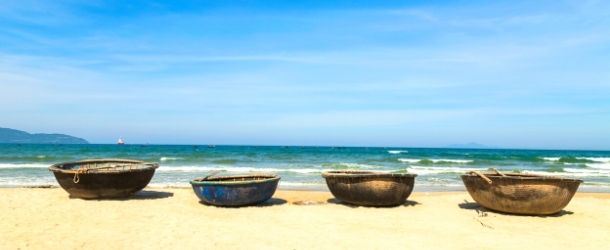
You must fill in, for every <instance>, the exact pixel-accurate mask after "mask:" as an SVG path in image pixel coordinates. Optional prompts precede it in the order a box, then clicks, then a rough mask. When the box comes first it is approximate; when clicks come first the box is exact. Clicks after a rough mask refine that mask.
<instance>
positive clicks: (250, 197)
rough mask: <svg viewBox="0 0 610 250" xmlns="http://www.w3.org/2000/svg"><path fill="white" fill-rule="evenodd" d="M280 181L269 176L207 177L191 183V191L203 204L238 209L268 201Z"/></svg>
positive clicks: (273, 176) (276, 177) (278, 178)
mask: <svg viewBox="0 0 610 250" xmlns="http://www.w3.org/2000/svg"><path fill="white" fill-rule="evenodd" d="M279 181H280V177H279V176H277V175H271V174H252V175H232V176H207V177H203V178H197V179H194V180H192V181H191V186H192V187H193V191H195V194H196V195H197V197H199V200H201V201H202V202H203V203H206V204H210V205H215V206H227V207H239V206H248V205H256V204H260V203H263V202H265V201H267V200H269V199H270V198H271V197H272V196H273V194H274V193H275V190H276V189H277V185H278V183H279Z"/></svg>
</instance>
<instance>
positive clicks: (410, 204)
mask: <svg viewBox="0 0 610 250" xmlns="http://www.w3.org/2000/svg"><path fill="white" fill-rule="evenodd" d="M326 202H327V203H329V204H338V205H343V206H346V207H351V208H358V207H377V208H394V207H413V206H418V205H421V203H419V202H417V201H412V200H407V201H405V202H404V203H402V204H400V205H398V206H359V205H354V204H350V203H345V202H342V201H341V200H339V199H337V198H330V199H328V200H327V201H326Z"/></svg>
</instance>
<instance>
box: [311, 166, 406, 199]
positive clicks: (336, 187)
mask: <svg viewBox="0 0 610 250" xmlns="http://www.w3.org/2000/svg"><path fill="white" fill-rule="evenodd" d="M416 176H417V175H415V174H407V173H385V172H376V171H356V170H343V171H326V172H324V173H322V177H324V179H326V184H327V185H328V189H330V192H331V193H332V194H333V195H334V196H335V197H336V198H337V199H339V200H341V201H342V202H345V203H349V204H354V205H360V206H398V205H402V204H404V203H405V201H406V199H407V198H408V197H409V195H410V194H411V192H412V191H413V185H414V184H415V177H416Z"/></svg>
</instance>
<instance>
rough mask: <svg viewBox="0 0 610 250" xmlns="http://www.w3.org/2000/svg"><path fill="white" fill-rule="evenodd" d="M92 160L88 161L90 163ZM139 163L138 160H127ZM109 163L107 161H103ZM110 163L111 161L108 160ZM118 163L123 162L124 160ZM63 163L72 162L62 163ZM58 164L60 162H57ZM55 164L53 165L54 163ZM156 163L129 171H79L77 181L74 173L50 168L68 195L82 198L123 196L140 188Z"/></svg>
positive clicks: (151, 174) (150, 174)
mask: <svg viewBox="0 0 610 250" xmlns="http://www.w3.org/2000/svg"><path fill="white" fill-rule="evenodd" d="M90 162H92V161H88V162H87V163H90ZM129 162H133V163H141V162H139V161H129ZM104 163H109V161H104ZM110 163H112V162H110ZM119 163H122V164H124V163H125V161H120V162H119ZM62 164H65V165H69V164H73V163H62ZM58 165H60V164H58ZM54 166H55V165H54ZM155 168H156V165H152V167H149V168H146V169H140V170H137V171H129V172H121V171H117V172H110V173H80V174H78V183H76V182H75V173H74V172H69V171H58V170H55V169H52V170H51V171H53V174H54V175H55V179H57V182H58V183H59V185H60V186H61V187H62V188H63V189H64V190H66V191H67V192H68V193H69V194H70V197H73V198H82V199H104V198H125V197H128V196H130V195H132V194H134V193H136V192H138V191H140V190H142V189H143V188H144V187H146V185H148V183H149V182H150V180H151V179H152V177H153V175H154V174H155Z"/></svg>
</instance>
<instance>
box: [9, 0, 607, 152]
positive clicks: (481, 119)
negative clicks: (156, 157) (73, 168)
mask: <svg viewBox="0 0 610 250" xmlns="http://www.w3.org/2000/svg"><path fill="white" fill-rule="evenodd" d="M228 2H229V1H192V2H191V1H82V2H81V1H64V0H56V1H29V0H19V1H12V0H9V1H6V0H1V3H0V127H10V128H15V129H20V130H25V131H28V132H37V133H41V132H42V133H51V132H56V133H67V134H71V135H74V136H78V137H83V138H85V139H87V140H89V141H90V142H93V143H114V142H116V140H117V139H118V138H119V137H123V138H124V139H125V140H126V142H127V143H151V144H231V145H235V144H238V145H244V144H246V145H344V146H411V147H443V146H447V145H450V144H464V143H470V142H475V143H479V144H484V145H490V146H496V147H510V148H545V149H546V148H548V149H610V1H580V0H576V1H383V0H379V1H355V0H351V1H296V0H295V1H231V2H230V3H228Z"/></svg>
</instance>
